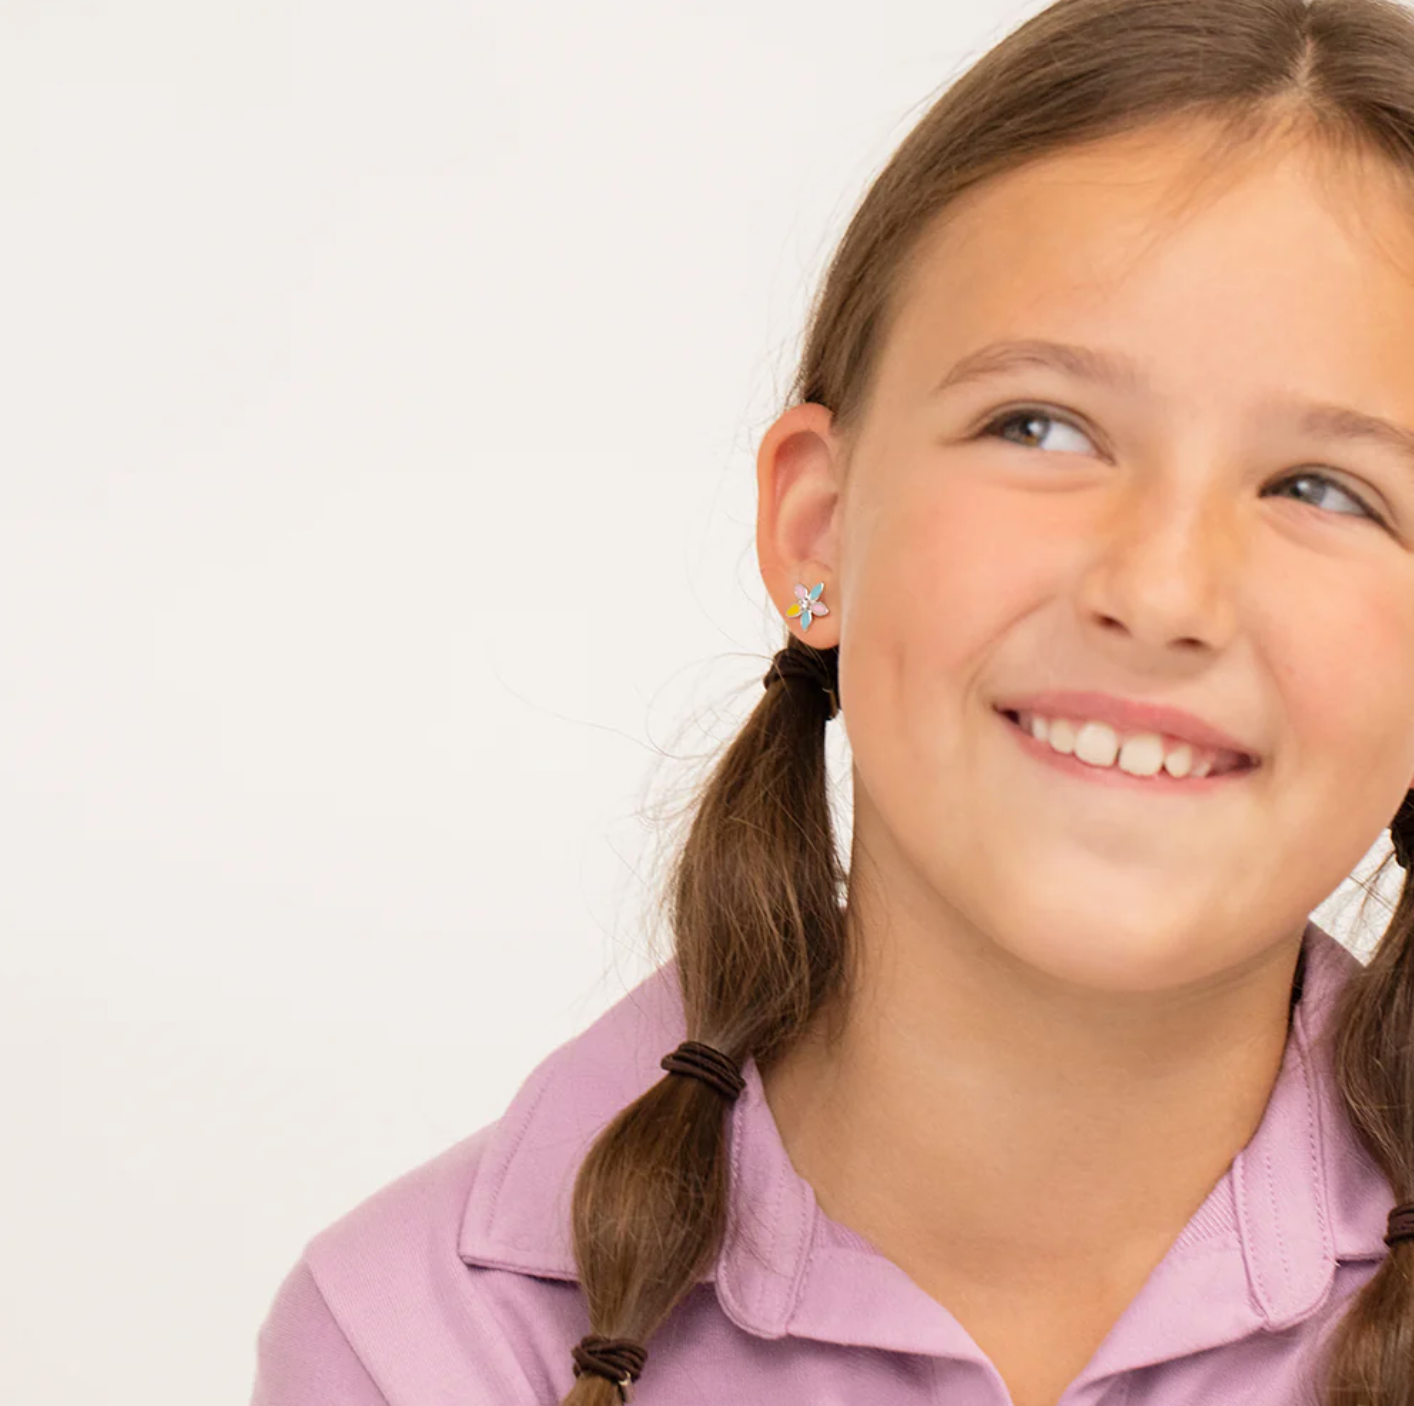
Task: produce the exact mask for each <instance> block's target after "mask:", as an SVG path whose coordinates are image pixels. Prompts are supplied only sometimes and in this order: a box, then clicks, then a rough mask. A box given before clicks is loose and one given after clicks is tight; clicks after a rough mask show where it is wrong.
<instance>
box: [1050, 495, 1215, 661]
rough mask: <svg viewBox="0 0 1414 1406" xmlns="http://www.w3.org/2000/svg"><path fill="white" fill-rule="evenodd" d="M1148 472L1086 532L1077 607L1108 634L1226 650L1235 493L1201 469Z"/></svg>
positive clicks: (1162, 645) (1160, 646) (1159, 646)
mask: <svg viewBox="0 0 1414 1406" xmlns="http://www.w3.org/2000/svg"><path fill="white" fill-rule="evenodd" d="M1142 477H1143V476H1141V475H1138V474H1136V475H1135V482H1134V486H1133V487H1132V489H1131V490H1130V491H1128V492H1126V493H1124V494H1122V495H1120V496H1119V497H1118V498H1117V499H1116V500H1115V504H1114V507H1113V509H1112V511H1110V512H1109V513H1108V514H1106V515H1104V516H1103V517H1100V518H1097V519H1096V520H1095V522H1094V524H1093V530H1092V531H1091V532H1090V533H1089V534H1087V535H1086V536H1085V538H1084V540H1083V541H1082V544H1081V548H1080V550H1081V553H1082V558H1081V563H1080V571H1079V577H1078V584H1077V588H1076V598H1077V608H1078V609H1079V610H1080V611H1081V613H1082V615H1083V616H1084V617H1085V618H1086V619H1087V620H1089V621H1091V622H1093V623H1096V624H1098V625H1099V626H1100V628H1101V629H1102V630H1104V631H1105V632H1106V633H1108V634H1112V635H1113V634H1118V633H1123V634H1125V635H1127V636H1129V637H1131V638H1132V639H1133V640H1134V641H1136V642H1138V643H1141V644H1144V645H1147V646H1149V647H1151V648H1153V649H1156V650H1164V649H1166V648H1168V647H1170V646H1182V647H1183V648H1184V649H1185V650H1192V649H1193V648H1194V647H1197V646H1206V647H1207V648H1209V649H1214V650H1217V649H1221V648H1222V647H1223V646H1224V645H1225V644H1227V643H1228V641H1229V640H1230V639H1231V637H1232V633H1233V630H1234V629H1235V628H1236V621H1237V604H1236V598H1235V593H1236V591H1237V588H1238V584H1239V572H1240V566H1241V543H1240V540H1239V528H1238V523H1237V521H1236V513H1235V508H1236V503H1235V500H1234V499H1233V498H1232V496H1231V492H1230V490H1229V491H1228V494H1227V498H1226V501H1224V497H1223V495H1222V493H1221V492H1220V491H1218V490H1217V489H1215V488H1206V489H1204V488H1199V487H1196V486H1195V484H1196V482H1197V479H1198V477H1199V476H1198V475H1197V474H1196V473H1191V474H1189V475H1188V476H1187V478H1186V480H1185V479H1184V478H1183V476H1182V475H1181V474H1179V473H1177V472H1176V473H1174V474H1172V475H1170V476H1169V477H1168V478H1167V479H1163V480H1161V479H1160V476H1159V475H1157V474H1156V475H1153V476H1152V477H1151V478H1150V479H1149V481H1148V482H1147V483H1144V482H1141V481H1140V480H1141V478H1142Z"/></svg>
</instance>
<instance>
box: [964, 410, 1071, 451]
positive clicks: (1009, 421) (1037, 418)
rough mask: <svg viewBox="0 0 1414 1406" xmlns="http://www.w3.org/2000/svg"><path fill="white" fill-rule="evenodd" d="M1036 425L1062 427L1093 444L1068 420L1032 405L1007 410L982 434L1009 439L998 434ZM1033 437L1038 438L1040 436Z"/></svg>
mask: <svg viewBox="0 0 1414 1406" xmlns="http://www.w3.org/2000/svg"><path fill="white" fill-rule="evenodd" d="M1038 424H1042V425H1064V426H1065V427H1066V428H1067V429H1071V430H1075V432H1076V434H1078V435H1081V437H1082V438H1083V439H1084V440H1085V442H1086V444H1090V445H1091V446H1092V447H1093V442H1092V441H1091V439H1090V437H1089V436H1088V435H1086V434H1084V433H1083V431H1081V430H1080V429H1079V428H1078V427H1077V426H1075V425H1073V424H1072V423H1071V422H1070V421H1069V420H1063V419H1061V418H1060V416H1058V415H1052V414H1051V413H1050V412H1049V411H1046V410H1042V409H1040V408H1039V407H1038V406H1034V405H1028V406H1024V407H1023V408H1022V409H1020V410H1008V411H1006V412H1004V413H1003V414H1001V415H998V416H997V418H996V419H995V420H992V421H990V422H989V423H988V424H987V425H985V426H984V427H983V430H982V433H983V434H986V435H996V436H997V437H998V438H1000V439H1010V438H1011V436H1010V435H1004V434H1000V433H999V432H1000V431H1001V430H1003V429H1005V428H1006V427H1007V426H1009V425H1038ZM1033 437H1034V438H1039V437H1040V436H1033Z"/></svg>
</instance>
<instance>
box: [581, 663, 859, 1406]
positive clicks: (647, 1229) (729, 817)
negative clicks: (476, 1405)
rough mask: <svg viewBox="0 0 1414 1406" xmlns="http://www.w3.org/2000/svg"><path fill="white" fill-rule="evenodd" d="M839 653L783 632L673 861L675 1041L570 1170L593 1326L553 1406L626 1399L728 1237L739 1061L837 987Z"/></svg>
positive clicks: (795, 1027)
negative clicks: (678, 1007) (832, 752)
mask: <svg viewBox="0 0 1414 1406" xmlns="http://www.w3.org/2000/svg"><path fill="white" fill-rule="evenodd" d="M837 660H838V648H837V647H836V648H831V649H825V650H817V649H814V648H812V647H811V646H809V645H805V644H802V643H800V642H799V640H798V639H796V638H795V637H792V638H791V641H790V642H789V643H788V644H787V646H786V648H785V649H783V650H782V651H781V652H780V654H778V655H777V656H776V659H775V660H774V661H773V663H772V667H771V670H770V671H769V672H768V673H767V675H766V680H765V682H766V689H765V693H764V694H763V696H762V698H761V701H760V702H759V703H758V704H757V705H756V708H755V710H754V711H753V712H752V714H751V716H750V718H749V719H748V720H747V722H746V724H745V726H744V727H743V729H742V730H741V732H740V733H739V734H738V735H737V736H736V737H735V738H734V739H733V741H732V743H731V745H730V746H729V747H728V749H727V750H726V752H725V754H724V755H723V756H722V758H721V760H720V761H719V762H718V763H717V765H716V768H715V769H714V771H713V772H712V774H711V776H710V777H709V779H708V781H707V784H706V786H705V789H704V790H703V792H702V794H701V796H700V799H699V801H698V804H697V808H696V813H695V815H694V817H693V821H692V825H691V827H690V830H689V832H688V836H687V840H686V843H685V844H684V846H683V848H682V849H681V851H680V852H679V854H678V856H677V859H676V861H675V864H674V867H673V870H672V874H671V877H670V882H669V896H670V903H669V917H670V925H671V928H672V931H673V940H674V951H675V956H676V965H677V972H678V979H679V981H680V983H681V987H682V998H683V1007H684V1011H685V1014H686V1025H687V1035H688V1040H687V1041H685V1042H684V1044H683V1045H681V1046H679V1048H678V1050H676V1051H674V1052H673V1053H672V1054H671V1055H669V1056H668V1057H666V1058H665V1059H664V1061H663V1063H664V1067H665V1069H667V1071H668V1072H667V1073H665V1075H664V1077H663V1078H662V1079H660V1080H659V1081H658V1082H657V1083H656V1084H654V1085H653V1086H652V1087H651V1088H650V1089H648V1090H647V1091H646V1092H645V1093H643V1094H642V1095H640V1096H639V1097H638V1098H637V1099H635V1100H634V1101H633V1102H632V1103H631V1104H629V1105H628V1107H626V1108H624V1109H623V1110H622V1111H621V1112H620V1113H619V1114H618V1115H617V1116H616V1117H615V1118H614V1120H613V1121H612V1122H611V1123H610V1124H609V1125H608V1126H607V1127H606V1128H605V1129H604V1131H603V1132H602V1133H600V1135H599V1137H598V1138H597V1139H596V1141H595V1143H594V1145H593V1146H592V1147H591V1149H590V1151H589V1153H588V1155H587V1156H586V1158H585V1160H584V1162H583V1164H582V1166H581V1168H580V1171H579V1175H578V1177H577V1179H576V1181H575V1187H574V1198H573V1207H572V1219H573V1232H574V1248H575V1258H576V1261H577V1263H578V1266H579V1276H580V1283H581V1285H582V1286H583V1290H584V1295H585V1298H586V1301H587V1304H588V1308H589V1321H590V1328H591V1331H590V1333H589V1334H588V1335H587V1336H586V1337H585V1338H583V1339H582V1340H581V1341H580V1343H579V1344H578V1345H577V1346H576V1347H575V1348H574V1349H573V1356H574V1367H575V1374H576V1380H575V1383H574V1386H573V1387H572V1388H571V1390H570V1392H569V1394H568V1395H567V1396H566V1397H565V1398H564V1406H611V1403H615V1402H619V1401H626V1400H628V1399H629V1397H630V1396H631V1394H632V1383H633V1382H634V1381H636V1380H637V1379H638V1377H639V1376H640V1374H641V1373H642V1372H643V1370H644V1367H645V1363H646V1359H647V1349H646V1347H645V1344H646V1343H647V1340H648V1339H649V1338H650V1337H651V1335H652V1334H653V1332H654V1331H655V1330H656V1329H657V1328H658V1326H659V1325H660V1324H661V1323H662V1322H663V1320H664V1319H665V1318H666V1317H667V1316H668V1314H669V1313H670V1312H671V1310H672V1309H673V1308H674V1307H675V1306H676V1305H677V1304H678V1302H679V1301H680V1300H681V1299H682V1298H683V1297H684V1295H685V1294H686V1293H687V1292H688V1291H689V1290H690V1289H691V1288H692V1287H693V1285H694V1284H695V1283H696V1282H697V1281H698V1280H699V1278H700V1277H701V1276H702V1275H703V1274H704V1273H705V1272H706V1271H707V1270H708V1269H709V1268H710V1267H711V1265H712V1264H713V1263H714V1262H715V1258H716V1254H717V1251H718V1249H719V1248H720V1244H721V1240H722V1237H723V1234H724V1233H725V1229H726V1214H727V1204H728V1198H727V1193H728V1160H727V1159H728V1145H729V1130H730V1124H729V1119H728V1116H727V1114H728V1112H729V1110H730V1107H731V1102H732V1099H733V1098H734V1097H735V1096H736V1093H738V1092H740V1077H739V1075H737V1074H736V1073H735V1071H736V1069H737V1068H739V1066H740V1065H741V1064H743V1063H744V1062H745V1061H746V1060H747V1059H748V1058H749V1057H754V1058H755V1059H757V1060H759V1061H764V1060H765V1059H767V1058H768V1057H769V1056H770V1055H771V1054H772V1053H775V1052H777V1051H779V1050H781V1049H783V1048H784V1047H785V1046H786V1045H787V1044H788V1043H789V1042H790V1041H791V1040H792V1039H793V1038H795V1037H796V1036H797V1035H799V1034H800V1032H801V1031H802V1030H803V1029H804V1028H805V1026H806V1024H807V1022H808V1021H809V1020H810V1018H811V1016H812V1015H813V1014H814V1013H815V1012H816V1010H817V1009H818V1008H819V1007H820V1006H821V1004H822V1003H823V1002H825V1001H826V1000H827V999H828V998H829V997H830V996H832V995H834V994H835V993H836V992H837V991H838V990H839V989H840V987H841V985H842V982H843V978H844V973H845V968H846V953H845V926H844V913H843V908H842V906H841V898H842V894H843V885H844V874H843V869H842V865H841V863H840V861H839V858H838V855H837V853H836V849H835V842H834V835H833V831H832V822H831V817H830V809H829V799H828V792H827V773H826V764H825V725H826V723H827V722H828V721H829V720H830V718H832V717H833V716H834V715H835V712H836V710H837V708H838V663H837ZM675 1075H688V1076H690V1077H674V1076H675Z"/></svg>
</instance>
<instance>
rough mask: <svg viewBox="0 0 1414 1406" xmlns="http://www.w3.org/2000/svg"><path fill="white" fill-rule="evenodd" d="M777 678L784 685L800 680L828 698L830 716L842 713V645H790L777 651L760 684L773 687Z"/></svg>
mask: <svg viewBox="0 0 1414 1406" xmlns="http://www.w3.org/2000/svg"><path fill="white" fill-rule="evenodd" d="M778 679H779V680H780V681H782V682H789V681H790V680H791V679H800V680H802V681H803V682H805V683H806V684H810V685H813V686H814V687H815V688H818V689H819V690H820V692H822V693H823V694H824V695H825V696H826V697H827V698H828V699H829V715H830V717H832V718H833V717H834V716H835V714H836V713H838V712H839V710H840V647H839V645H831V646H830V648H829V649H816V648H815V646H814V645H809V644H788V645H786V647H785V648H784V649H780V650H777V651H776V656H775V658H774V659H772V660H771V667H770V668H769V669H767V670H766V672H765V674H764V675H763V676H762V679H761V683H762V685H763V686H764V687H765V688H770V686H771V685H772V684H773V683H775V682H776V681H777V680H778Z"/></svg>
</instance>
